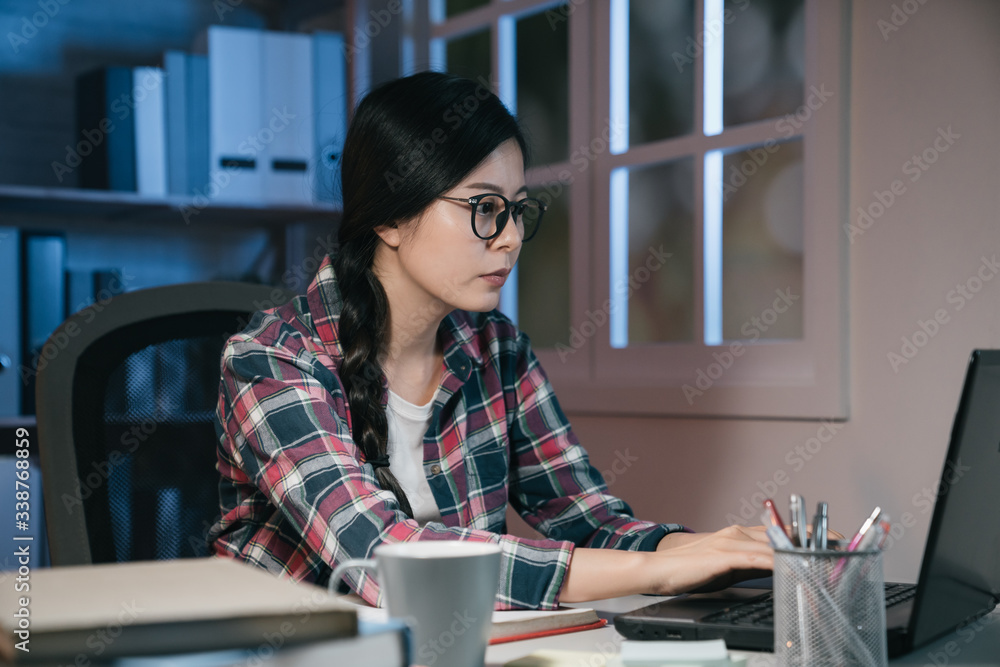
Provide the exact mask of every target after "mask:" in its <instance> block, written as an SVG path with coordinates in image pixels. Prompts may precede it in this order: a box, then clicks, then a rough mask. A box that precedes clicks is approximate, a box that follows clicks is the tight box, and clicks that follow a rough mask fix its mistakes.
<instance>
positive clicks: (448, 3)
mask: <svg viewBox="0 0 1000 667" xmlns="http://www.w3.org/2000/svg"><path fill="white" fill-rule="evenodd" d="M488 4H490V0H445V3H444V15H445V16H446V17H447V18H451V17H452V16H455V15H456V14H461V13H462V12H467V11H469V10H470V9H475V8H476V7H482V6H483V5H488Z"/></svg>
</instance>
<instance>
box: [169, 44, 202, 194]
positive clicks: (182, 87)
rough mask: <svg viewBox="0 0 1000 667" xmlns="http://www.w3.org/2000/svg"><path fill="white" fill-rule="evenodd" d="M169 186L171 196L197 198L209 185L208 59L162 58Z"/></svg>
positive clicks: (188, 56)
mask: <svg viewBox="0 0 1000 667" xmlns="http://www.w3.org/2000/svg"><path fill="white" fill-rule="evenodd" d="M163 72H164V78H165V79H166V82H165V84H164V93H165V105H164V107H165V109H166V114H167V115H166V136H167V177H168V178H167V182H168V191H169V192H170V194H172V195H196V194H200V193H201V191H202V190H203V189H204V188H205V186H206V185H207V184H208V159H209V158H208V143H209V141H208V58H207V56H204V55H199V54H193V53H184V52H183V51H173V50H171V51H167V52H165V53H164V54H163Z"/></svg>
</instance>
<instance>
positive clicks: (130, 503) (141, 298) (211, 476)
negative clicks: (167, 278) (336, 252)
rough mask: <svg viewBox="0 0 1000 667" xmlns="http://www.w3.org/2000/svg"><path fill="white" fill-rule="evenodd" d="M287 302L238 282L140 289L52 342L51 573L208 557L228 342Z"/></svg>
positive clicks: (44, 445) (269, 290)
mask: <svg viewBox="0 0 1000 667" xmlns="http://www.w3.org/2000/svg"><path fill="white" fill-rule="evenodd" d="M293 296H294V295H293V294H292V293H291V292H288V291H286V290H284V289H281V288H275V287H270V286H265V285H253V284H248V283H236V282H207V283H189V284H183V285H171V286H166V287H155V288H150V289H145V290H137V291H134V292H127V293H125V294H121V295H118V296H116V297H114V298H112V299H110V300H109V301H106V302H103V303H95V304H93V305H91V306H90V307H88V308H85V309H84V310H82V311H80V312H78V313H76V314H74V315H72V316H70V317H69V318H68V319H67V320H66V321H65V322H63V323H62V324H61V325H60V326H59V328H58V329H57V330H56V331H55V332H54V333H53V334H52V336H50V337H49V340H48V342H47V343H46V344H45V346H44V347H43V348H42V355H41V357H40V359H39V367H38V376H37V386H36V394H35V395H36V403H37V417H38V455H39V460H40V463H41V468H42V478H43V481H44V501H45V519H46V525H47V532H48V537H49V548H50V554H51V560H52V564H53V565H60V566H61V565H77V564H89V563H104V562H116V561H132V560H153V559H170V558H183V557H197V556H204V555H206V554H207V547H206V544H205V536H206V533H207V531H208V529H209V527H210V526H211V525H212V523H214V521H215V519H216V517H218V515H219V494H218V489H219V477H218V472H217V470H216V447H217V444H218V442H217V435H216V430H215V406H216V402H217V400H218V390H219V377H220V375H219V369H220V365H219V362H220V358H221V353H222V346H223V344H224V343H225V341H226V339H227V338H228V337H229V336H230V335H232V334H233V333H236V332H238V331H240V330H242V329H243V328H244V327H245V326H246V324H247V323H248V322H249V320H250V317H251V316H252V315H253V313H254V312H255V311H258V310H264V309H267V308H271V307H274V306H277V305H281V304H282V303H285V302H287V301H289V300H290V299H291V298H292V297H293Z"/></svg>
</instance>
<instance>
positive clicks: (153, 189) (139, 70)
mask: <svg viewBox="0 0 1000 667" xmlns="http://www.w3.org/2000/svg"><path fill="white" fill-rule="evenodd" d="M132 77H133V78H132V84H133V85H132V90H133V93H134V96H135V97H134V104H135V113H134V118H135V182H136V192H138V193H139V194H141V195H147V196H150V197H165V196H166V194H167V136H166V112H165V109H164V102H165V100H164V90H163V89H164V76H163V70H162V69H161V68H159V67H135V68H133V70H132Z"/></svg>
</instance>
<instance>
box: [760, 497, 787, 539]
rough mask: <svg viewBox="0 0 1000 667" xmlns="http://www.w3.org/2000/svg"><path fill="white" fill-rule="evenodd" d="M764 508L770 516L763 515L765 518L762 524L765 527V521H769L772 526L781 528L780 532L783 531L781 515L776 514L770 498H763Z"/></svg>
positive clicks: (775, 508) (776, 511) (776, 510)
mask: <svg viewBox="0 0 1000 667" xmlns="http://www.w3.org/2000/svg"><path fill="white" fill-rule="evenodd" d="M764 507H766V508H767V510H768V512H770V516H768V514H766V513H765V514H764V518H765V521H764V524H765V525H766V524H767V523H768V521H767V519H769V520H770V523H771V525H772V526H778V527H779V528H781V530H782V531H784V530H785V524H784V522H783V521H782V520H781V513H780V512H778V508H777V507H776V506H775V505H774V501H773V500H771V499H770V498H765V499H764Z"/></svg>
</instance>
